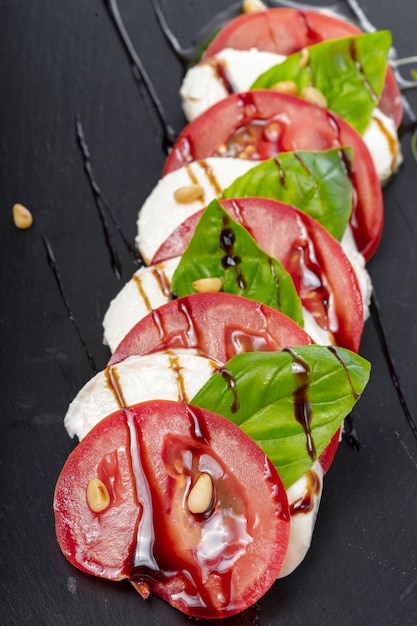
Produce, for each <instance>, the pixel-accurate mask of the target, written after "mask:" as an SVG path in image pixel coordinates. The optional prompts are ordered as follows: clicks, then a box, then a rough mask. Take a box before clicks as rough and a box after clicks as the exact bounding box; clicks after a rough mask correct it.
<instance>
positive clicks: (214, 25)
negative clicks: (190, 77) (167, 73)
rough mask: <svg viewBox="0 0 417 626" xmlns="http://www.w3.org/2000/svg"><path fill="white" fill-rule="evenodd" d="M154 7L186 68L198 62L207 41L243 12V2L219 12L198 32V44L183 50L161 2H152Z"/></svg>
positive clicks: (160, 24) (169, 41)
mask: <svg viewBox="0 0 417 626" xmlns="http://www.w3.org/2000/svg"><path fill="white" fill-rule="evenodd" d="M152 5H153V9H154V11H155V15H156V17H157V19H158V22H159V26H160V27H161V30H162V32H163V34H164V35H165V37H166V39H167V41H168V43H169V44H170V46H171V48H172V50H173V51H174V53H175V55H176V56H177V57H178V59H179V60H180V61H181V62H182V63H183V64H184V65H185V66H186V67H187V66H189V65H192V64H193V63H195V62H197V61H198V59H199V56H200V53H201V51H202V49H203V48H204V44H205V43H206V42H207V41H210V39H211V38H212V37H213V34H215V33H216V32H217V31H218V30H219V29H220V28H222V27H223V26H225V24H227V22H229V21H230V20H232V19H233V18H235V17H237V16H238V15H240V14H241V12H242V5H241V2H236V3H234V4H232V5H231V6H230V7H229V8H228V9H225V10H224V11H219V12H218V13H216V15H215V16H214V17H212V19H211V20H209V22H208V23H207V24H206V25H205V26H204V27H203V28H202V29H201V30H200V31H199V32H198V34H197V38H196V43H195V44H194V45H193V46H190V47H189V48H183V47H182V46H181V44H180V43H179V41H178V39H177V38H176V37H175V35H174V33H173V32H172V30H171V29H170V28H169V26H168V24H167V21H166V19H165V15H164V13H163V11H162V9H161V5H160V4H159V0H152Z"/></svg>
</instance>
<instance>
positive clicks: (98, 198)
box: [75, 117, 141, 278]
mask: <svg viewBox="0 0 417 626" xmlns="http://www.w3.org/2000/svg"><path fill="white" fill-rule="evenodd" d="M75 124H76V132H77V142H78V145H79V147H80V150H81V154H82V156H83V159H84V169H85V171H86V174H87V177H88V181H89V183H90V186H91V189H92V191H93V194H94V201H95V203H96V207H97V209H98V213H99V217H100V221H101V224H102V228H103V233H104V238H105V242H106V245H107V249H108V251H109V254H110V260H111V265H112V268H113V271H114V273H115V275H116V276H117V278H121V274H122V268H121V264H120V260H119V257H118V255H117V252H116V250H115V248H114V246H113V242H112V237H111V234H110V230H109V225H108V222H107V219H106V216H105V211H106V212H107V214H108V215H109V216H110V218H111V220H112V223H113V226H114V227H115V229H116V231H117V232H118V234H119V235H120V237H121V239H122V241H123V243H124V245H125V247H126V250H127V251H128V252H129V254H130V256H131V257H132V258H133V259H134V261H135V262H136V264H139V263H140V262H141V257H140V255H139V253H138V252H137V251H136V249H135V248H134V247H133V246H132V245H131V243H130V242H129V240H128V238H127V237H126V236H125V235H124V233H123V232H122V230H121V228H120V225H119V223H118V222H117V220H116V218H115V216H114V213H113V211H112V209H111V207H110V205H109V203H108V202H107V201H106V199H105V198H104V196H103V194H102V191H101V189H100V187H99V186H98V184H97V181H96V179H95V178H94V173H93V168H92V165H91V156H90V150H89V148H88V145H87V142H86V139H85V135H84V129H83V126H82V124H81V120H80V118H79V117H77V118H76V122H75Z"/></svg>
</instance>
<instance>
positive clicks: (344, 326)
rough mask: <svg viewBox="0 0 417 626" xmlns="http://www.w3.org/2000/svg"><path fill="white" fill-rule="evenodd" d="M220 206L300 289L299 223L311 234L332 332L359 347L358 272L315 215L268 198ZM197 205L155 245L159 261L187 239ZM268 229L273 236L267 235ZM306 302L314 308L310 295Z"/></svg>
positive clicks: (196, 216)
mask: <svg viewBox="0 0 417 626" xmlns="http://www.w3.org/2000/svg"><path fill="white" fill-rule="evenodd" d="M221 204H222V206H223V208H224V209H225V210H226V211H227V212H228V213H229V214H230V215H231V216H232V218H233V219H234V220H236V221H237V222H238V223H239V224H241V225H242V226H244V227H245V228H246V229H247V230H248V231H249V232H250V234H251V235H252V237H253V238H254V239H255V241H256V242H257V244H258V245H259V246H260V248H262V249H263V250H264V251H265V252H266V253H267V254H269V255H270V256H272V257H274V258H276V259H278V261H280V263H282V265H283V266H284V267H285V269H286V270H287V271H288V272H289V273H290V274H291V276H292V277H293V280H294V283H295V287H296V289H297V291H298V292H299V295H301V299H302V300H303V297H302V294H300V284H299V279H300V276H298V278H297V276H296V274H295V273H294V272H297V271H298V270H299V267H300V265H299V263H298V262H297V259H295V258H294V253H295V251H296V249H297V245H298V241H299V240H300V229H305V232H306V234H307V236H308V238H309V239H310V240H311V242H312V244H313V246H314V250H315V255H316V257H317V261H318V263H319V268H320V269H321V272H322V274H323V280H324V281H325V284H326V285H327V287H328V288H329V289H330V292H331V294H332V295H333V298H334V303H335V310H336V315H337V318H338V321H339V327H338V329H337V331H336V332H335V333H334V336H335V339H336V343H337V344H338V345H340V346H343V347H345V348H348V349H350V350H353V351H354V352H357V351H358V350H359V345H360V340H361V336H362V329H363V306H362V296H361V293H360V289H359V285H358V281H357V278H356V275H355V273H354V271H353V269H352V267H351V265H350V263H349V261H348V259H347V258H346V256H345V254H344V252H343V250H342V248H341V246H340V244H339V243H338V242H337V241H336V240H335V239H334V238H333V237H332V236H331V235H329V233H328V232H327V231H326V230H325V229H324V228H322V226H320V224H318V223H317V222H316V221H315V220H313V219H312V218H311V217H309V216H308V215H305V214H304V213H302V212H301V211H299V210H298V209H296V208H294V207H292V206H290V205H287V204H284V203H282V202H277V201H276V200H269V199H267V198H234V199H232V200H222V201H221ZM201 213H202V212H201V211H200V212H198V213H196V214H194V215H192V216H191V217H190V218H189V219H188V220H186V221H185V222H183V224H181V225H180V226H179V227H178V228H177V229H176V230H175V231H174V232H173V233H172V235H171V236H170V237H169V238H168V240H167V241H166V242H165V243H164V244H163V245H162V246H161V248H160V249H159V250H158V252H157V254H156V256H155V259H157V262H161V261H163V260H166V259H168V258H171V256H172V257H175V256H179V255H181V254H182V253H183V252H184V250H185V249H186V247H187V245H188V243H189V240H190V239H191V237H192V235H193V232H194V229H195V226H196V224H197V222H198V220H199V218H200V216H201ZM271 233H272V236H271ZM304 306H306V308H307V309H308V310H310V311H311V312H312V313H313V312H314V311H312V310H311V308H310V306H309V303H308V301H306V302H304Z"/></svg>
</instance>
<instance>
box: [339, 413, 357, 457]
mask: <svg viewBox="0 0 417 626" xmlns="http://www.w3.org/2000/svg"><path fill="white" fill-rule="evenodd" d="M342 437H343V441H346V443H347V444H348V445H349V446H350V447H351V448H352V450H355V452H359V450H360V448H361V442H360V439H359V437H358V433H357V431H356V426H355V422H354V417H353V415H352V414H350V415H348V416H347V417H345V421H344V424H343V432H342Z"/></svg>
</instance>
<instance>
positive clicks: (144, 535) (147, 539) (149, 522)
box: [124, 409, 159, 571]
mask: <svg viewBox="0 0 417 626" xmlns="http://www.w3.org/2000/svg"><path fill="white" fill-rule="evenodd" d="M124 414H125V417H126V422H127V426H128V428H129V434H130V456H131V460H132V469H133V475H134V477H135V484H136V496H137V500H138V502H140V504H141V505H142V507H143V509H142V517H141V519H140V522H139V526H138V531H137V537H136V550H135V557H134V562H133V567H134V568H138V567H140V568H146V569H150V570H151V571H158V570H159V567H158V564H157V562H156V560H155V557H154V553H153V549H154V543H155V533H154V524H153V505H152V497H151V490H150V487H149V483H148V480H147V477H146V475H145V471H144V469H143V466H142V461H141V454H140V444H139V442H138V434H139V433H138V430H139V428H138V426H137V424H136V423H135V414H134V413H133V411H130V410H129V409H124Z"/></svg>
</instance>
